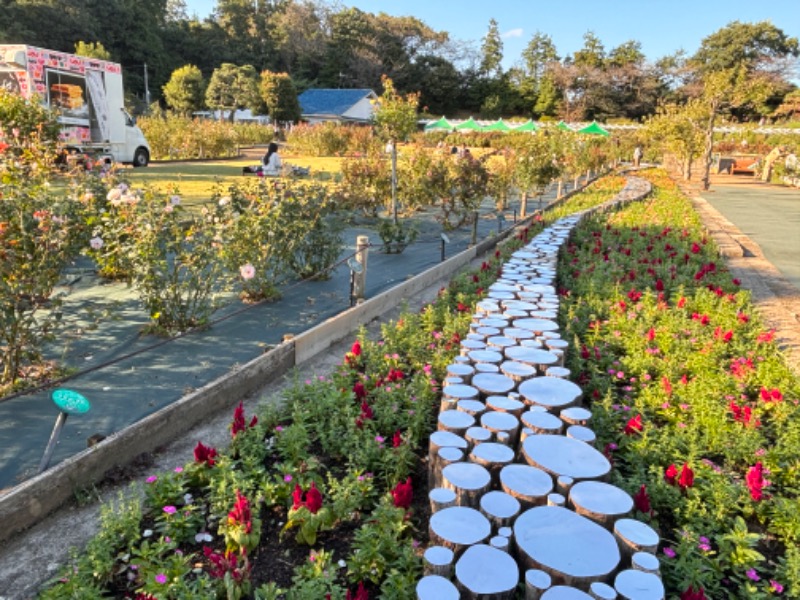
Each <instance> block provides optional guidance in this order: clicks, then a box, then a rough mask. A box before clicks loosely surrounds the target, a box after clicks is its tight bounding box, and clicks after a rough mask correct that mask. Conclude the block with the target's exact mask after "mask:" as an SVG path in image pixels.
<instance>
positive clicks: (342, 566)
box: [339, 559, 347, 569]
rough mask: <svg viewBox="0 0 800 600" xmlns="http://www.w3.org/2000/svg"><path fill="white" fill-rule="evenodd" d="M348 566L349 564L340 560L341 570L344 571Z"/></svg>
mask: <svg viewBox="0 0 800 600" xmlns="http://www.w3.org/2000/svg"><path fill="white" fill-rule="evenodd" d="M346 566H347V563H346V562H344V560H343V559H340V560H339V568H341V569H344V568H345V567H346Z"/></svg>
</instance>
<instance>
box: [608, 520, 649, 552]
mask: <svg viewBox="0 0 800 600" xmlns="http://www.w3.org/2000/svg"><path fill="white" fill-rule="evenodd" d="M614 537H616V538H617V541H618V542H619V546H620V548H621V549H622V553H623V554H624V555H625V556H627V557H630V556H632V555H633V554H634V553H636V552H650V553H651V554H655V552H656V549H657V548H658V539H659V538H658V533H656V531H655V529H653V528H652V527H650V526H649V525H648V524H647V523H642V522H641V521H637V520H636V519H619V520H618V521H617V522H616V523H614Z"/></svg>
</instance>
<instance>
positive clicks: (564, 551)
mask: <svg viewBox="0 0 800 600" xmlns="http://www.w3.org/2000/svg"><path fill="white" fill-rule="evenodd" d="M514 539H515V541H516V544H517V547H518V549H519V551H520V552H521V553H522V554H524V555H525V556H527V557H529V558H530V559H531V560H532V561H533V563H534V564H537V565H540V566H541V567H542V568H544V569H546V570H548V571H550V572H552V573H559V574H561V575H563V576H565V577H569V578H580V579H583V580H585V581H587V582H590V581H592V580H599V579H603V578H605V577H607V576H608V575H610V574H611V573H612V572H613V571H614V570H615V569H616V568H617V567H618V566H619V562H620V553H619V548H618V547H617V542H616V540H615V539H614V536H613V535H611V534H610V533H609V532H608V531H607V530H605V529H603V528H602V527H601V526H600V525H597V524H596V523H593V522H592V521H590V520H589V519H587V518H585V517H582V516H581V515H579V514H577V513H575V512H573V511H571V510H569V509H566V508H562V507H560V506H537V507H534V508H531V509H528V510H526V511H525V512H524V513H522V514H521V515H520V516H519V517H517V519H516V521H514Z"/></svg>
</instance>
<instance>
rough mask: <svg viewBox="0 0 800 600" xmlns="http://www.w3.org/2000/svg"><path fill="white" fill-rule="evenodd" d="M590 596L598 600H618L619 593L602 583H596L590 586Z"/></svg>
mask: <svg viewBox="0 0 800 600" xmlns="http://www.w3.org/2000/svg"><path fill="white" fill-rule="evenodd" d="M589 595H590V596H591V597H592V598H595V599H596V600H617V591H616V590H615V589H614V588H612V587H611V586H610V585H608V584H607V583H603V582H602V581H595V582H594V583H592V585H590V586H589Z"/></svg>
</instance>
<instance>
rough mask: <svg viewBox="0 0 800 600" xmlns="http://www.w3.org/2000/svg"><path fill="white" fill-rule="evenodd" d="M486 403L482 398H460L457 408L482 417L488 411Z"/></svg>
mask: <svg viewBox="0 0 800 600" xmlns="http://www.w3.org/2000/svg"><path fill="white" fill-rule="evenodd" d="M486 409H487V407H486V405H485V404H484V403H483V402H481V401H480V400H459V401H458V404H456V410H460V411H462V412H465V413H467V414H469V415H472V416H473V417H480V416H481V415H482V414H483V413H485V412H486Z"/></svg>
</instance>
